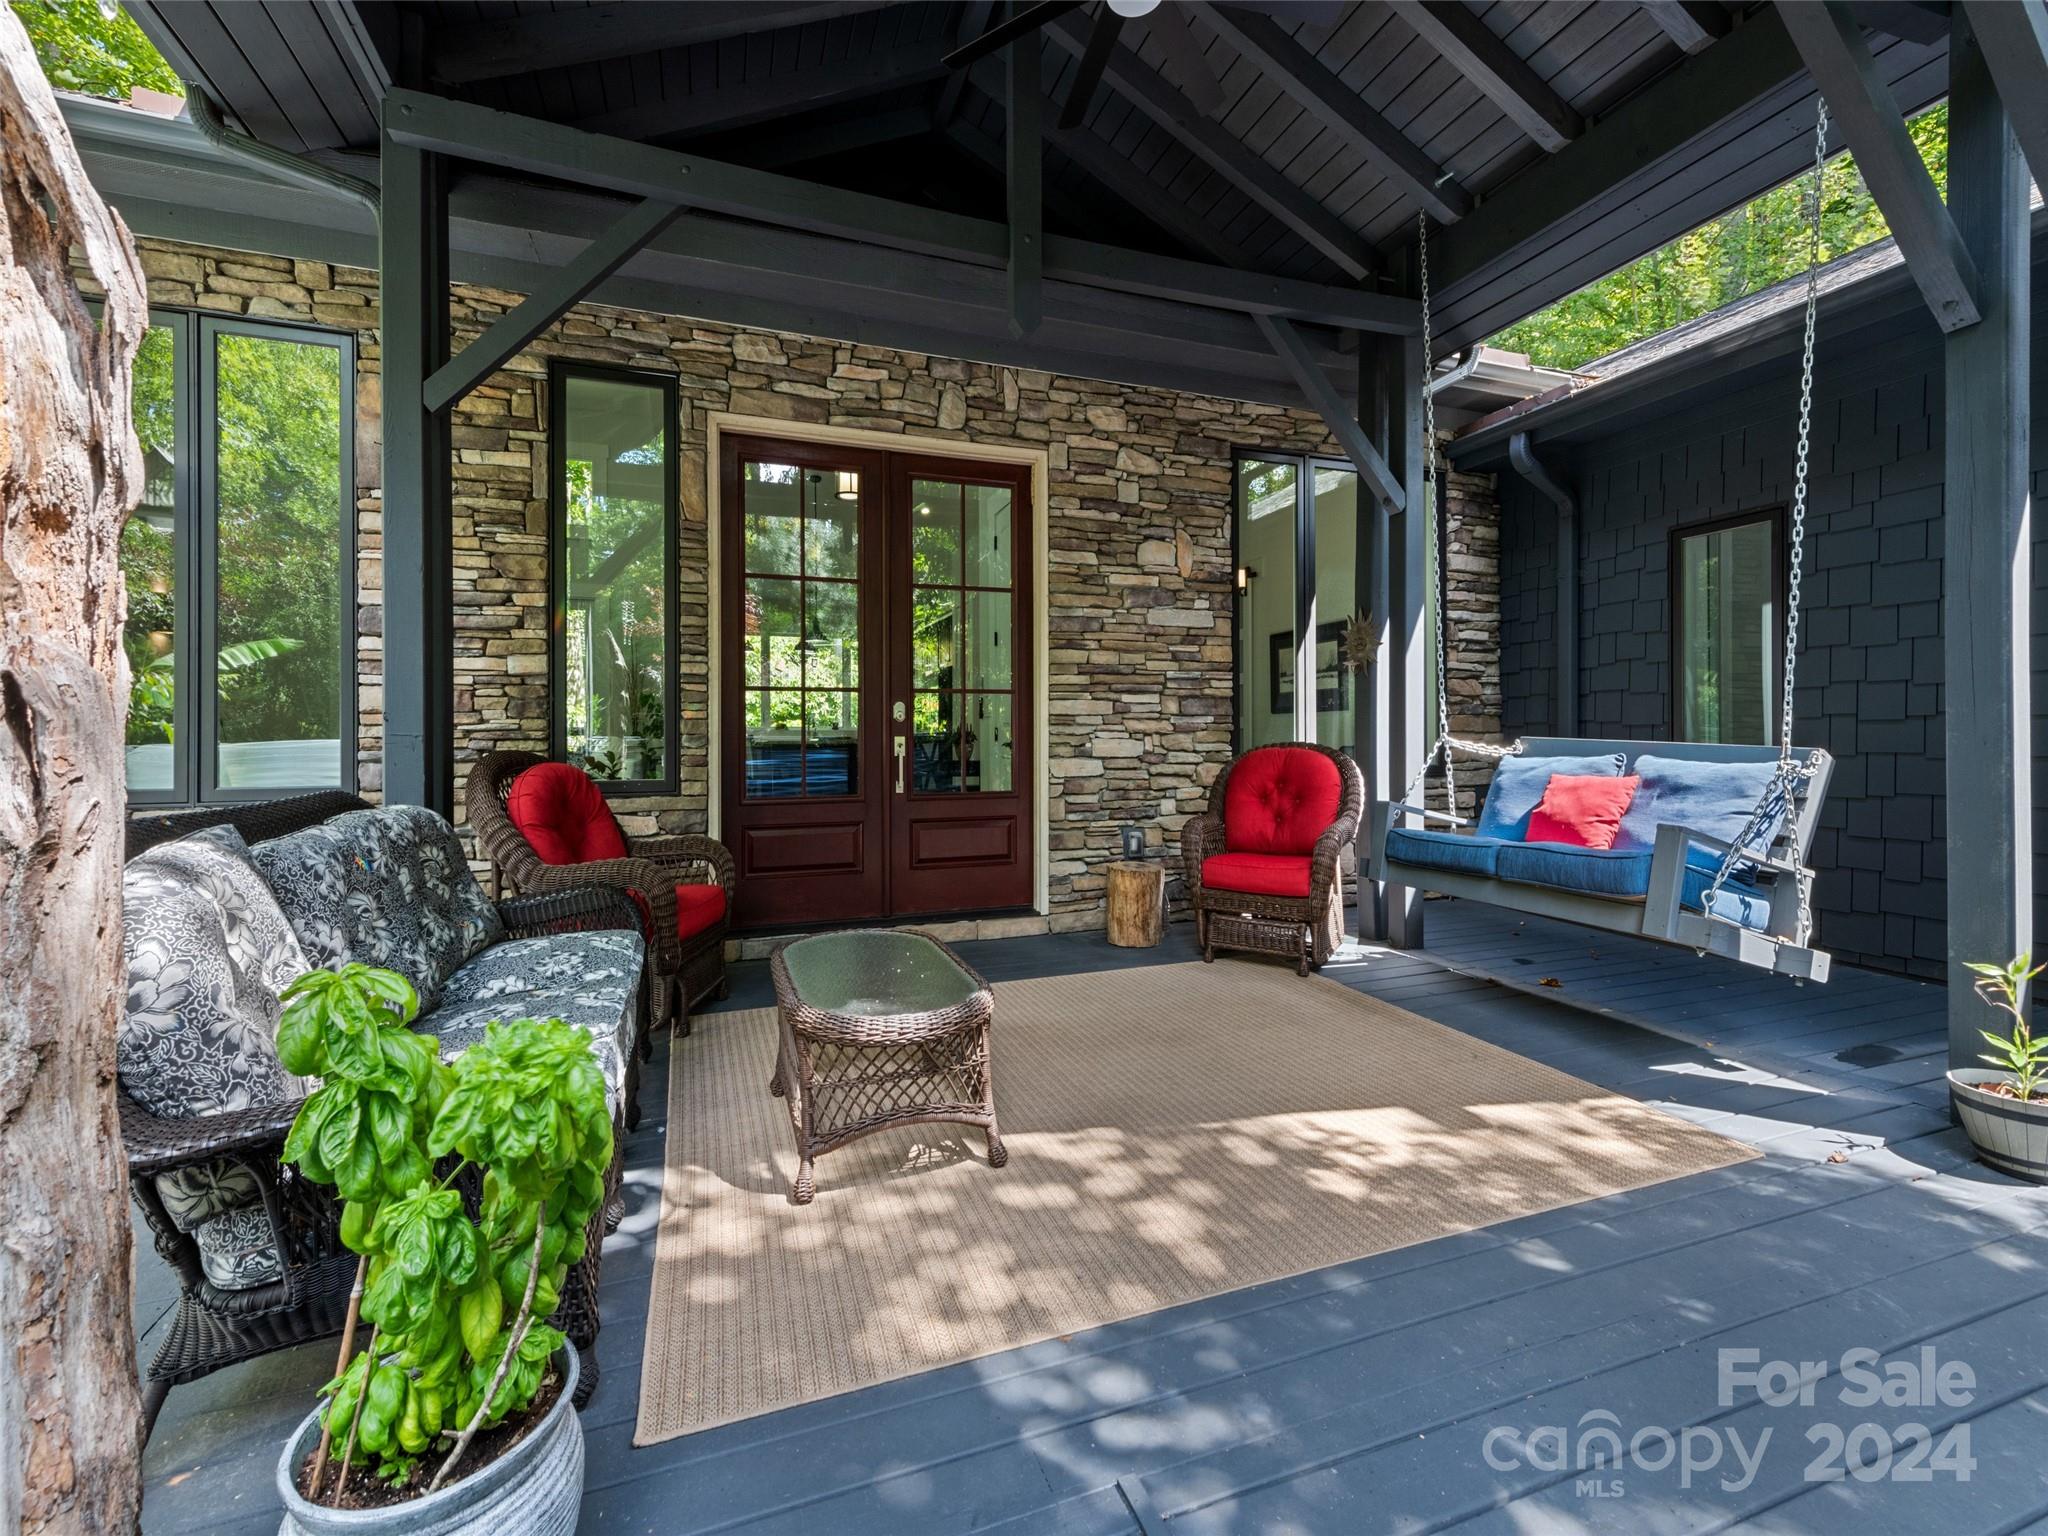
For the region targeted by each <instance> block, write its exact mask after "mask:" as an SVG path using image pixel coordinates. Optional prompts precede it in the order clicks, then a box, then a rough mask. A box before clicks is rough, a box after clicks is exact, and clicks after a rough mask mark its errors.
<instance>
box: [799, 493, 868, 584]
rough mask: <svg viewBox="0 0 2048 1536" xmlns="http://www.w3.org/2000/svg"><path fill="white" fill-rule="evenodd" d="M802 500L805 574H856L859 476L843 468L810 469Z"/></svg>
mask: <svg viewBox="0 0 2048 1536" xmlns="http://www.w3.org/2000/svg"><path fill="white" fill-rule="evenodd" d="M805 489H806V491H807V492H808V495H807V496H806V497H805V501H804V574H805V575H806V576H844V577H849V578H850V577H852V576H855V575H857V574H858V566H859V556H860V549H859V541H860V476H859V474H857V473H856V472H855V471H853V470H850V469H846V470H840V471H837V472H836V473H835V472H833V471H831V470H826V471H822V472H820V471H818V470H811V471H809V472H808V474H807V475H806V485H805Z"/></svg>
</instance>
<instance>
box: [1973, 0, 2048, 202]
mask: <svg viewBox="0 0 2048 1536" xmlns="http://www.w3.org/2000/svg"><path fill="white" fill-rule="evenodd" d="M1967 13H1968V15H1969V18H1970V27H1971V29H1972V30H1973V31H1974V32H1975V33H1976V34H1977V42H1978V45H1979V46H1980V47H1981V48H1982V50H1983V54H1984V62H1985V64H1986V65H1987V66H1988V67H1989V68H1990V70H1991V79H1992V81H1993V83H1994V84H1996V85H1997V87H1998V99H1999V100H2000V101H2002V102H2004V103H2005V113H2006V116H2007V117H2008V118H2009V119H2011V121H2012V131H2013V137H2015V138H2016V139H2018V140H2019V141H2020V153H2021V154H2023V155H2025V156H2026V157H2027V165H2028V167H2029V168H2030V169H2031V170H2032V171H2033V173H2034V180H2035V181H2036V182H2037V183H2039V184H2040V185H2043V186H2048V4H2044V3H2043V0H1999V3H1998V4H1996V5H1992V4H1987V3H1986V0H1969V4H1968V7H1967Z"/></svg>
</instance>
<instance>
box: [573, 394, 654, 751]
mask: <svg viewBox="0 0 2048 1536" xmlns="http://www.w3.org/2000/svg"><path fill="white" fill-rule="evenodd" d="M558 387H559V388H560V389H561V391H562V399H561V407H560V418H559V426H558V428H557V431H558V434H559V439H560V440H559V443H558V445H557V451H558V452H559V453H560V455H561V480H560V488H559V494H560V496H561V498H562V509H561V510H562V516H561V520H560V524H559V529H560V532H559V535H558V537H559V539H560V548H559V551H558V555H557V558H558V560H559V562H560V565H559V569H560V570H561V572H562V581H563V592H562V603H563V613H562V644H563V657H562V678H563V682H562V701H563V710H564V720H563V737H564V744H565V747H566V751H567V755H568V758H569V760H570V761H571V762H573V763H579V764H581V765H582V767H583V768H584V769H585V770H586V771H587V772H588V773H589V774H590V775H591V777H592V778H596V779H605V780H612V781H622V782H628V783H641V784H649V783H652V784H659V783H664V782H666V781H667V780H668V779H669V778H670V777H671V774H672V771H673V769H672V764H671V763H670V761H669V729H668V727H669V699H670V696H671V692H672V690H671V687H670V668H669V654H670V650H669V635H668V608H669V604H668V587H669V582H670V580H671V579H672V578H671V575H670V570H669V559H668V550H669V542H670V529H671V526H672V523H673V519H674V506H673V499H672V496H671V487H672V485H673V479H672V476H671V473H670V470H671V464H672V457H673V452H674V448H673V443H672V441H671V439H672V436H673V427H672V424H671V421H670V416H671V414H672V413H671V412H670V410H669V405H668V398H669V394H668V389H667V388H666V387H665V385H664V384H662V383H660V382H656V381H652V380H648V379H644V378H635V377H631V376H627V375H619V374H609V375H608V374H594V373H582V372H566V371H565V372H563V373H562V374H561V375H559V384H558Z"/></svg>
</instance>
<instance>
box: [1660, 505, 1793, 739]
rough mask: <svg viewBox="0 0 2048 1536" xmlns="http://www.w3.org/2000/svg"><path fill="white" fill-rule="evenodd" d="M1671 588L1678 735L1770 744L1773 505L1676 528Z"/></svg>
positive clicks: (1775, 597) (1774, 684)
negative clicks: (1748, 514)
mask: <svg viewBox="0 0 2048 1536" xmlns="http://www.w3.org/2000/svg"><path fill="white" fill-rule="evenodd" d="M1675 537H1676V546H1677V547H1676V549H1675V551H1674V558H1673V562H1672V564H1673V571H1672V588H1673V595H1674V599H1675V603H1676V608H1677V612H1676V613H1675V614H1674V616H1673V634H1674V637H1675V639H1674V644H1673V651H1674V657H1673V669H1672V670H1673V674H1674V676H1673V683H1674V691H1675V692H1676V695H1677V698H1676V713H1677V717H1678V731H1679V735H1680V737H1681V738H1682V739H1684V740H1686V741H1708V742H1742V743H1757V744H1768V743H1770V742H1771V740H1772V738H1773V737H1774V736H1775V734H1776V719H1777V712H1778V670H1779V666H1780V662H1779V624H1780V622H1781V617H1782V614H1783V607H1782V604H1781V602H1780V598H1779V569H1780V566H1779V542H1778V518H1777V514H1776V513H1766V514H1764V515H1763V516H1761V517H1750V518H1743V519H1739V520H1731V521H1728V522H1724V523H1718V524H1716V525H1714V526H1712V527H1709V528H1702V529H1696V530H1681V531H1680V532H1679V533H1678V534H1677V535H1676V536H1675Z"/></svg>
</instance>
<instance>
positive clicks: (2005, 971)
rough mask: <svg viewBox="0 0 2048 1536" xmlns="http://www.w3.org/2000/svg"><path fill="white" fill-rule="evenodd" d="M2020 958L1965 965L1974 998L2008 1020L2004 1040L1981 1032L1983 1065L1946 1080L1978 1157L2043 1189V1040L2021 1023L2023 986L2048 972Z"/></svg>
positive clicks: (2047, 1085)
mask: <svg viewBox="0 0 2048 1536" xmlns="http://www.w3.org/2000/svg"><path fill="white" fill-rule="evenodd" d="M2031 959H2032V957H2031V956H2028V955H2021V956H2020V957H2019V958H2018V959H2017V960H2014V961H2011V962H2010V963H2008V964H2005V965H1983V964H1977V965H1972V966H1971V967H1970V969H1971V970H1972V971H1973V972H1975V973H1976V976H1977V983H1976V985H1977V995H1978V996H1979V997H1981V998H1983V999H1984V1001H1985V1002H1987V1003H1989V1004H1990V1005H1991V1006H1992V1007H1994V1008H1996V1009H1997V1010H1998V1011H1999V1012H2000V1013H2002V1014H2004V1015H2005V1016H2006V1017H2007V1018H2008V1019H2010V1020H2011V1028H2010V1029H2009V1030H2008V1031H2007V1032H2006V1033H2004V1034H1996V1033H1994V1032H1992V1031H1991V1030H1988V1029H1987V1030H1984V1031H1983V1032H1982V1033H1983V1035H1984V1038H1985V1040H1987V1041H1988V1042H1990V1044H1991V1047H1992V1049H1991V1051H1990V1052H1989V1053H1988V1054H1986V1055H1985V1056H1984V1057H1983V1058H1982V1060H1984V1061H1986V1062H1989V1063H1990V1065H1989V1066H1988V1067H1959V1068H1957V1069H1956V1070H1954V1071H1952V1072H1950V1073H1949V1075H1948V1091H1949V1097H1950V1098H1951V1099H1952V1100H1953V1101H1954V1103H1955V1106H1956V1117H1957V1118H1958V1119H1959V1120H1961V1121H1962V1125H1963V1131H1964V1133H1965V1134H1967V1135H1968V1136H1969V1138H1970V1144H1971V1145H1972V1146H1974V1147H1975V1148H1976V1149H1977V1155H1978V1156H1979V1157H1980V1158H1982V1159H1983V1160H1984V1161H1985V1162H1987V1163H1989V1164H1990V1165H1991V1166H1992V1167H1994V1168H1996V1169H1998V1170H1999V1172H2001V1173H2009V1174H2011V1175H2013V1176H2014V1177H2015V1178H2020V1179H2027V1180H2030V1181H2032V1182H2033V1183H2036V1184H2048V1040H2037V1039H2036V1038H2035V1037H2034V1031H2033V1027H2032V1026H2031V1025H2030V1024H2029V1023H2028V1022H2027V983H2028V982H2030V981H2032V980H2033V979H2034V978H2035V977H2036V976H2038V975H2040V974H2041V972H2042V971H2043V970H2048V966H2039V965H2033V964H2031V963H2030V962H2031Z"/></svg>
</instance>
